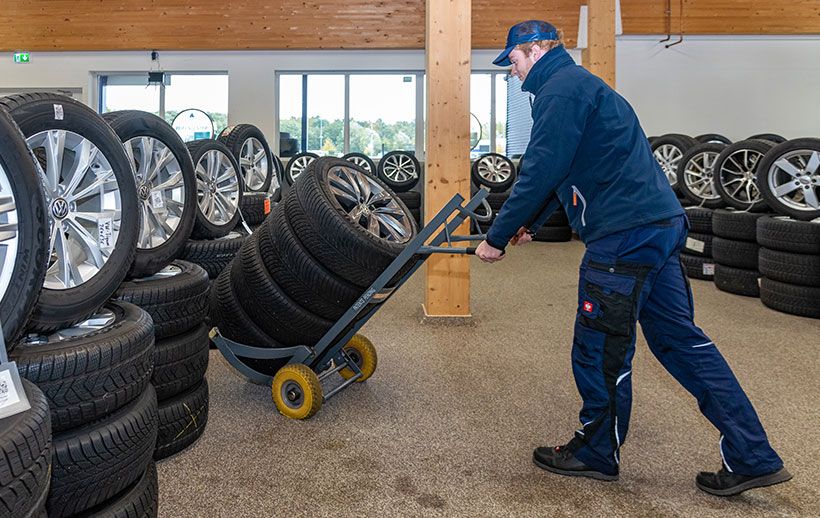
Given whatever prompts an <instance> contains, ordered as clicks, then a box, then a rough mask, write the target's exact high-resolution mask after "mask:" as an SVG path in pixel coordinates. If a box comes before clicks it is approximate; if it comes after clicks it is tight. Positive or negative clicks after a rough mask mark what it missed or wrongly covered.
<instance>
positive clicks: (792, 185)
mask: <svg viewBox="0 0 820 518" xmlns="http://www.w3.org/2000/svg"><path fill="white" fill-rule="evenodd" d="M799 188H800V184H799V183H796V182H791V181H790V182H788V183H784V184H783V185H781V186H780V187H777V188H776V189H775V190H774V195H775V196H777V197H778V198H779V197H781V196H785V195H787V194H789V193H791V192H794V191H796V190H797V189H799Z"/></svg>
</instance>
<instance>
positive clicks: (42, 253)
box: [0, 93, 176, 517]
mask: <svg viewBox="0 0 820 518" xmlns="http://www.w3.org/2000/svg"><path fill="white" fill-rule="evenodd" d="M3 110H7V111H8V113H9V114H10V115H11V117H12V119H13V120H14V122H16V123H17V126H18V127H19V129H17V128H15V127H14V125H13V123H11V122H10V121H11V119H8V117H7V116H5V115H0V119H2V120H3V122H2V126H3V127H2V129H0V142H1V143H0V152H2V153H1V154H3V155H4V156H3V157H2V161H0V169H2V170H3V174H0V178H2V180H0V184H3V185H2V186H1V187H2V191H3V192H4V199H3V203H2V208H0V214H2V216H0V217H1V218H2V219H3V232H2V235H0V242H2V243H3V245H2V246H4V247H5V248H6V250H5V251H6V254H5V255H6V257H7V258H14V257H16V258H17V260H16V261H15V260H8V259H6V260H4V263H3V272H2V275H0V278H2V279H3V281H2V286H0V287H2V299H3V301H2V304H0V308H2V311H3V314H2V315H0V318H2V324H3V328H4V335H5V338H6V341H7V342H6V343H7V344H8V345H9V346H10V351H9V357H10V359H11V360H12V361H14V362H15V363H16V367H17V370H18V371H19V374H20V376H21V377H22V378H24V379H25V380H26V381H24V382H23V386H24V389H25V392H26V394H27V396H28V397H29V399H30V401H31V405H32V406H31V409H30V410H28V411H26V412H24V413H22V414H16V415H14V416H12V417H6V418H5V419H3V420H2V426H1V427H0V450H2V451H3V452H4V455H2V456H0V510H2V511H3V512H4V513H5V512H8V513H9V514H10V515H11V516H29V515H32V516H40V515H43V514H44V510H45V511H47V513H48V516H57V517H59V516H72V515H77V514H83V513H96V514H101V515H127V514H130V515H148V516H152V515H156V508H157V478H156V469H155V466H154V464H153V460H152V456H153V452H154V446H155V444H156V439H157V420H158V418H157V399H156V392H155V390H154V388H153V386H152V385H151V384H150V380H151V373H152V369H153V361H154V329H153V323H152V320H151V317H150V315H148V314H147V313H146V312H145V311H143V310H142V309H140V308H139V307H137V306H135V305H132V304H128V303H125V302H120V301H111V300H109V298H110V297H111V296H112V295H113V294H114V292H115V291H116V289H117V287H118V286H119V284H120V282H122V280H123V279H124V278H125V276H126V275H127V274H128V273H129V271H130V270H131V268H132V265H133V264H134V255H135V252H136V250H137V248H138V246H140V245H141V244H144V242H142V243H141V242H140V241H139V238H140V220H141V209H140V206H139V204H140V202H139V201H138V192H137V187H136V184H135V181H134V172H133V169H132V166H131V163H130V161H129V160H130V157H129V156H127V155H126V151H125V148H124V147H123V145H122V143H121V141H120V139H119V138H118V137H117V135H116V134H115V133H114V132H113V131H112V130H111V128H110V127H109V126H108V124H107V123H106V122H105V121H104V120H103V119H102V118H101V117H100V116H99V115H97V114H96V113H94V112H93V111H92V110H90V109H89V108H88V107H86V106H85V105H83V104H81V103H78V102H76V101H73V100H71V99H69V98H66V97H63V96H59V95H55V94H41V93H32V94H23V95H16V96H10V97H5V98H2V99H0V111H3ZM20 132H22V134H21V133H20ZM26 144H27V145H28V148H29V149H31V151H32V152H33V153H29V151H28V150H27V149H26V147H25V146H26ZM9 149H11V153H10V154H9V153H8V152H9ZM9 155H10V156H9ZM20 182H28V185H27V186H26V188H27V192H22V191H20V190H18V187H19V186H20ZM38 206H39V207H38ZM33 207H38V208H36V210H34V214H31V213H30V212H31V210H32V208H33ZM167 208H168V211H167V212H168V213H169V214H174V213H175V209H176V207H175V206H173V205H172V206H168V207H167ZM32 233H33V235H34V239H33V240H32V239H31V237H32V236H31V235H32ZM21 252H22V256H21ZM7 268H8V269H7ZM20 268H22V270H21V269H20ZM21 332H22V335H21ZM35 386H36V387H37V388H35ZM3 388H4V390H5V391H6V394H8V384H7V383H6V384H5V386H4V387H3ZM38 389H39V391H38ZM43 397H44V398H45V399H43ZM46 402H47V405H46V404H45V403H46ZM7 423H8V424H7ZM46 489H47V490H48V492H47V493H45V491H46Z"/></svg>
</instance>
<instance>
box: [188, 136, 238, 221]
mask: <svg viewBox="0 0 820 518" xmlns="http://www.w3.org/2000/svg"><path fill="white" fill-rule="evenodd" d="M196 197H197V203H198V205H199V210H200V211H201V212H202V214H203V215H205V218H206V219H207V220H208V221H210V222H211V223H213V224H214V225H219V226H221V225H225V224H226V223H228V222H229V221H231V220H232V219H233V217H234V214H236V211H237V207H238V205H239V178H238V176H237V174H236V169H234V166H233V164H231V160H230V159H229V158H228V156H227V155H225V153H223V152H221V151H219V150H217V149H211V150H209V151H206V152H205V153H204V154H203V155H202V157H201V158H200V159H199V161H198V162H197V164H196Z"/></svg>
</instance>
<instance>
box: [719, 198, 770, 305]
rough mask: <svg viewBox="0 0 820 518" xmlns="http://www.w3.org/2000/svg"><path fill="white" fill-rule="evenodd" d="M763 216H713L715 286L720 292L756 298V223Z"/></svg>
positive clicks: (730, 213) (739, 213) (730, 212)
mask: <svg viewBox="0 0 820 518" xmlns="http://www.w3.org/2000/svg"><path fill="white" fill-rule="evenodd" d="M761 216H762V214H758V213H754V212H743V211H736V210H724V209H718V210H716V211H715V213H714V215H713V216H712V231H713V232H714V234H715V237H714V239H713V240H712V255H713V257H714V259H715V286H716V287H717V288H718V289H719V290H722V291H726V292H729V293H734V294H735V295H745V296H747V297H759V296H760V286H759V281H758V279H759V278H760V271H759V270H758V262H757V255H758V248H759V247H758V245H757V220H758V219H759V218H760V217H761Z"/></svg>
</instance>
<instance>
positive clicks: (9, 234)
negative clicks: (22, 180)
mask: <svg viewBox="0 0 820 518" xmlns="http://www.w3.org/2000/svg"><path fill="white" fill-rule="evenodd" d="M18 218H19V216H18V214H17V202H16V200H15V198H14V191H12V189H11V181H10V180H9V176H8V174H7V173H6V170H5V169H4V168H3V165H2V164H0V264H2V268H3V269H2V270H0V298H1V297H2V295H5V293H6V289H7V288H8V287H9V283H10V282H11V277H12V275H13V274H14V266H15V265H16V264H17V247H18V246H19V244H20V236H19V234H18V231H17V223H18V221H19V219H18Z"/></svg>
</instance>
